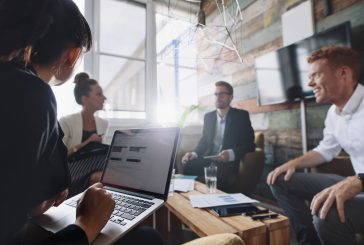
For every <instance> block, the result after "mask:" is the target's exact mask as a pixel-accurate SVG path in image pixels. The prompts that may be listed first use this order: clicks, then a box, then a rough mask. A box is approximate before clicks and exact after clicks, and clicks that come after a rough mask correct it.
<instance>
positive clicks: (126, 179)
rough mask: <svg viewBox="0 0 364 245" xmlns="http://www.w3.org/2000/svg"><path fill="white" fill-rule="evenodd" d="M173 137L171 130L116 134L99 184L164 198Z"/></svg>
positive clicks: (173, 133)
mask: <svg viewBox="0 0 364 245" xmlns="http://www.w3.org/2000/svg"><path fill="white" fill-rule="evenodd" d="M176 137H177V135H176V131H173V130H172V131H171V130H160V131H158V130H156V131H155V130H151V131H148V130H142V129H141V130H126V131H122V132H117V133H116V134H115V136H114V140H113V143H112V145H111V149H110V154H109V159H107V166H106V168H105V171H104V175H103V178H102V182H103V183H104V184H109V185H111V186H114V187H115V186H118V187H126V188H131V189H137V190H143V191H147V192H153V193H159V194H163V193H164V191H165V187H166V181H167V177H168V171H169V167H170V162H171V159H172V154H173V147H174V142H175V139H176Z"/></svg>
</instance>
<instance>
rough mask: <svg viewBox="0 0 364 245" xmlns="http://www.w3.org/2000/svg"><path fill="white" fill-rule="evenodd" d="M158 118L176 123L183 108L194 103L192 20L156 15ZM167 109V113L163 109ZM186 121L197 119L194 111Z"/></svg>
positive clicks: (195, 83) (195, 100)
mask: <svg viewBox="0 0 364 245" xmlns="http://www.w3.org/2000/svg"><path fill="white" fill-rule="evenodd" d="M156 22H157V24H156V25H157V26H160V29H159V30H157V85H158V110H157V114H158V117H157V118H158V121H159V122H161V123H175V122H177V121H178V118H179V117H180V116H181V115H182V114H183V112H184V110H186V109H187V108H189V107H190V106H191V105H197V104H198V100H197V63H196V53H197V51H196V44H195V42H194V40H191V39H190V33H191V31H193V30H192V29H193V26H191V23H188V22H185V21H181V20H177V19H172V18H169V17H167V16H164V15H162V14H157V15H156ZM166 112H168V113H166ZM189 121H194V122H196V121H198V115H197V113H195V114H193V117H192V118H191V117H190V118H189Z"/></svg>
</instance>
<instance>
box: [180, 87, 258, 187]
mask: <svg viewBox="0 0 364 245" xmlns="http://www.w3.org/2000/svg"><path fill="white" fill-rule="evenodd" d="M214 95H215V106H216V110H214V111H211V112H209V113H206V115H205V117H204V126H203V132H202V137H201V139H200V141H199V143H198V145H197V147H196V148H195V150H194V151H193V152H187V153H186V154H185V155H184V157H183V158H182V163H184V171H183V173H184V174H188V175H198V176H200V180H201V179H203V175H204V173H203V167H204V166H208V165H209V164H210V163H211V162H212V161H213V162H215V163H216V164H217V168H218V173H217V187H218V188H219V189H220V190H223V191H226V192H229V191H230V188H231V187H232V185H233V184H234V181H235V180H236V177H237V173H238V169H239V161H240V159H242V158H243V157H244V155H245V153H247V152H252V151H254V150H255V144H254V131H253V128H252V126H251V123H250V117H249V113H248V112H247V111H245V110H239V109H236V108H232V107H230V103H231V101H232V99H233V87H232V86H231V85H230V84H229V83H227V82H224V81H219V82H216V83H215V93H214ZM211 155H213V156H215V157H213V158H212V159H204V158H203V157H204V156H211Z"/></svg>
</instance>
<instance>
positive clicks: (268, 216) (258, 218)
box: [251, 214, 278, 220]
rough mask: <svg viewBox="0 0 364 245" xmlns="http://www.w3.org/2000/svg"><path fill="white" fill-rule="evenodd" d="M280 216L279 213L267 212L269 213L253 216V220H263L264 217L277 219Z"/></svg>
mask: <svg viewBox="0 0 364 245" xmlns="http://www.w3.org/2000/svg"><path fill="white" fill-rule="evenodd" d="M277 217H278V214H267V215H258V216H252V217H251V218H252V219H253V220H263V219H275V218H277Z"/></svg>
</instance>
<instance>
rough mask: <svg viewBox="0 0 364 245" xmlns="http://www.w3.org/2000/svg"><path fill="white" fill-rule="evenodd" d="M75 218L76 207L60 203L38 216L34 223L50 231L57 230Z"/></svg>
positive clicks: (71, 222) (72, 221)
mask: <svg viewBox="0 0 364 245" xmlns="http://www.w3.org/2000/svg"><path fill="white" fill-rule="evenodd" d="M75 220H76V209H75V208H73V207H70V206H68V205H65V204H62V205H61V206H59V207H52V208H50V209H49V210H48V211H47V212H45V213H44V214H43V215H41V216H40V217H39V218H37V219H36V223H37V224H38V225H40V226H41V227H43V228H44V229H46V230H48V231H51V232H58V231H60V230H62V229H63V228H65V227H66V226H68V225H70V224H73V223H74V222H75Z"/></svg>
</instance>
